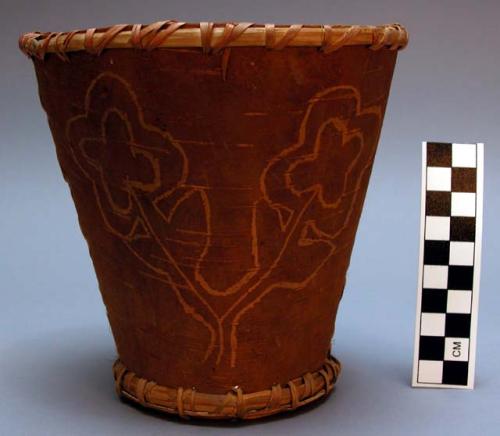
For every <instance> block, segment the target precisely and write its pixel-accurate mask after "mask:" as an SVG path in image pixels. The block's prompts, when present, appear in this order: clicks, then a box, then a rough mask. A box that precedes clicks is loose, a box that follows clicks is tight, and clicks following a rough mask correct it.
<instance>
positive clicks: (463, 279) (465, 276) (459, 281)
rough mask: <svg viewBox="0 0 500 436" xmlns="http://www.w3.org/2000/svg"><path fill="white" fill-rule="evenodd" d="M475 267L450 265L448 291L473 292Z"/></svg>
mask: <svg viewBox="0 0 500 436" xmlns="http://www.w3.org/2000/svg"><path fill="white" fill-rule="evenodd" d="M473 282H474V267H472V266H457V265H450V266H449V267H448V289H457V290H458V289H463V290H466V291H470V290H472V284H473Z"/></svg>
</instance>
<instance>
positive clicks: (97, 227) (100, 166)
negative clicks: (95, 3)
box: [20, 21, 407, 419]
mask: <svg viewBox="0 0 500 436" xmlns="http://www.w3.org/2000/svg"><path fill="white" fill-rule="evenodd" d="M406 43H407V33H406V31H405V30H404V28H403V27H402V26H400V25H398V24H393V25H383V26H333V25H332V26H329V25H309V26H306V25H292V26H281V25H280V26H278V25H276V26H275V25H269V24H266V25H257V24H250V23H239V24H238V23H234V24H233V23H215V24H214V23H198V24H186V23H180V22H175V21H163V22H158V23H154V24H151V25H116V26H112V27H109V28H102V29H88V30H79V31H74V32H68V33H29V34H26V35H23V36H22V37H21V38H20V47H21V49H22V50H23V51H24V52H25V53H26V54H27V55H29V56H30V57H31V58H32V59H33V61H34V65H35V70H36V75H37V79H38V85H39V92H40V99H41V102H42V106H43V108H44V109H45V111H46V112H47V115H48V121H49V125H50V129H51V131H52V135H53V138H54V142H55V144H56V149H57V156H58V159H59V163H60V166H61V169H62V173H63V175H64V178H65V180H66V181H67V182H68V184H69V187H70V189H71V194H72V197H73V199H74V202H75V205H76V209H77V212H78V217H79V222H80V226H81V229H82V232H83V235H84V236H85V239H86V240H87V242H88V245H89V250H90V255H91V257H92V260H93V264H94V267H95V270H96V274H97V278H98V281H99V286H100V291H101V293H102V297H103V300H104V303H105V305H106V309H107V314H108V318H109V322H110V324H111V329H112V332H113V335H114V339H115V342H116V346H117V350H118V355H119V359H118V360H117V362H116V363H115V365H114V368H113V369H114V371H113V372H114V377H115V384H116V389H117V392H118V394H119V395H121V396H123V397H126V398H128V399H130V400H132V401H135V402H137V403H139V404H142V405H143V406H145V407H149V408H154V409H158V410H161V411H165V412H168V413H173V414H178V415H181V416H183V417H202V418H214V419H217V418H218V419H224V418H225V419H228V418H235V417H236V418H243V419H252V418H259V417H263V416H266V415H271V414H274V413H278V412H282V411H287V410H293V409H296V408H298V407H300V406H303V405H305V404H308V403H311V402H313V401H316V400H318V399H319V398H321V397H323V396H326V395H328V394H329V393H330V392H331V391H332V389H333V385H334V383H335V381H336V379H337V376H338V374H339V371H340V364H339V362H338V361H337V360H336V359H335V358H333V357H332V356H331V354H330V343H331V338H332V335H333V331H334V325H335V317H336V313H337V307H338V304H339V300H340V298H341V296H342V292H343V289H344V284H345V276H346V271H347V268H348V264H349V259H350V255H351V251H352V247H353V243H354V237H355V233H356V228H357V225H358V221H359V218H360V214H361V210H362V206H363V200H364V197H365V193H366V188H367V184H368V179H369V176H370V172H371V168H372V163H373V158H374V155H375V150H376V147H377V142H378V138H379V134H380V129H381V125H382V119H383V116H384V111H385V106H386V102H387V97H388V94H389V88H390V84H391V78H392V73H393V69H394V65H395V61H396V54H397V49H400V48H403V47H404V46H405V45H406Z"/></svg>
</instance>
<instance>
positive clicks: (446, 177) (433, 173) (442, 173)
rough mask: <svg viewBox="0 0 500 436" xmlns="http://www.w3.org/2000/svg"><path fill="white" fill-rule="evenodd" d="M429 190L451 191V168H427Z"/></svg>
mask: <svg viewBox="0 0 500 436" xmlns="http://www.w3.org/2000/svg"><path fill="white" fill-rule="evenodd" d="M427 190H428V191H451V168H446V167H428V168H427Z"/></svg>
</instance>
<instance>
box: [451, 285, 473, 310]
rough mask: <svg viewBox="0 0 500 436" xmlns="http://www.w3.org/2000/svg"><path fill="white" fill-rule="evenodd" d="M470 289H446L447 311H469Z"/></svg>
mask: <svg viewBox="0 0 500 436" xmlns="http://www.w3.org/2000/svg"><path fill="white" fill-rule="evenodd" d="M471 307H472V291H455V290H451V289H450V290H449V291H448V299H447V303H446V312H447V313H471Z"/></svg>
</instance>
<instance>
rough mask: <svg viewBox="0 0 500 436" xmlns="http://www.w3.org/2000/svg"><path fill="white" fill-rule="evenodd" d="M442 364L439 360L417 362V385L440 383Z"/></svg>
mask: <svg viewBox="0 0 500 436" xmlns="http://www.w3.org/2000/svg"><path fill="white" fill-rule="evenodd" d="M442 381H443V362H442V361H441V360H420V361H419V362H418V378H417V382H418V383H442Z"/></svg>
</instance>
